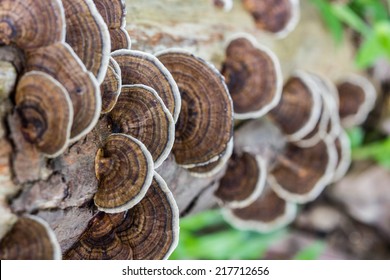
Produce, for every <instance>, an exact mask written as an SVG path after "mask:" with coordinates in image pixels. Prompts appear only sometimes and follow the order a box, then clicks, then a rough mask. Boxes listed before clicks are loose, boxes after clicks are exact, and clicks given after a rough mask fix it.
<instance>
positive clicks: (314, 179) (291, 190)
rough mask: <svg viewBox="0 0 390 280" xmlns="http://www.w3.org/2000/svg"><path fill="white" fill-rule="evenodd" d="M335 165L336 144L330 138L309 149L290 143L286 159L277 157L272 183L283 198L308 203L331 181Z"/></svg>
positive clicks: (284, 156) (271, 177)
mask: <svg viewBox="0 0 390 280" xmlns="http://www.w3.org/2000/svg"><path fill="white" fill-rule="evenodd" d="M336 163H337V152H336V147H335V144H334V142H333V141H330V140H329V139H327V138H325V139H324V140H322V141H320V142H318V143H317V144H316V145H315V146H312V147H306V148H301V147H298V146H296V145H294V144H288V145H287V147H286V150H285V151H284V153H283V156H279V157H278V158H277V163H276V165H275V166H274V168H273V169H272V171H271V173H270V176H269V181H270V183H271V185H272V188H273V189H274V191H275V192H276V193H277V194H278V196H280V197H281V198H284V199H286V200H288V201H292V202H296V203H305V202H308V201H311V200H313V199H315V198H316V197H317V196H318V195H319V193H320V192H321V191H322V190H323V189H324V188H325V187H326V185H328V184H329V183H330V182H331V180H332V178H333V176H334V172H335V168H336Z"/></svg>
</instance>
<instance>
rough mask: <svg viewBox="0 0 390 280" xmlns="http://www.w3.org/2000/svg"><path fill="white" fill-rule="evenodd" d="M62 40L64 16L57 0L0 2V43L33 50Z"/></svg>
mask: <svg viewBox="0 0 390 280" xmlns="http://www.w3.org/2000/svg"><path fill="white" fill-rule="evenodd" d="M39 18H44V19H43V20H39ZM64 39H65V16H64V9H63V6H62V3H61V1H60V0H53V1H50V0H34V1H32V0H29V1H26V0H3V1H1V2H0V45H3V44H4V45H15V46H17V47H18V48H20V49H23V50H33V49H36V48H39V47H44V46H49V45H51V44H54V43H56V42H63V41H64Z"/></svg>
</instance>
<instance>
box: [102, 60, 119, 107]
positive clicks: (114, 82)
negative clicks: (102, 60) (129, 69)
mask: <svg viewBox="0 0 390 280" xmlns="http://www.w3.org/2000/svg"><path fill="white" fill-rule="evenodd" d="M121 88H122V77H121V68H120V67H119V65H118V63H117V62H116V61H115V60H114V59H113V58H112V57H110V61H109V64H108V68H107V73H106V76H105V77H104V81H103V83H102V84H101V85H100V93H101V95H102V110H101V113H102V114H107V113H109V112H110V111H111V110H112V109H113V108H114V106H115V104H116V101H117V99H118V97H119V95H120V93H121Z"/></svg>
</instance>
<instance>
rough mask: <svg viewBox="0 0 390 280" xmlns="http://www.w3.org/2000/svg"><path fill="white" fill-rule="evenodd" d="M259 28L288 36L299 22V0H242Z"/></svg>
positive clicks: (281, 36)
mask: <svg viewBox="0 0 390 280" xmlns="http://www.w3.org/2000/svg"><path fill="white" fill-rule="evenodd" d="M242 4H243V5H244V8H245V9H246V10H247V11H248V12H249V13H250V14H251V15H252V17H253V19H254V21H255V23H256V26H257V28H259V29H262V30H265V31H267V32H270V33H273V34H275V36H277V37H278V38H284V37H286V36H287V35H288V34H289V33H290V32H291V31H293V30H294V29H295V27H296V25H297V24H298V21H299V17H300V12H299V0H261V1H258V0H242Z"/></svg>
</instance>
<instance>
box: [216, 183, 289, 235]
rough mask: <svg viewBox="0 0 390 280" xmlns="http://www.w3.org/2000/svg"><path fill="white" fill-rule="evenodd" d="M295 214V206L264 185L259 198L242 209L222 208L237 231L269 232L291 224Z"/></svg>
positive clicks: (227, 219)
mask: <svg viewBox="0 0 390 280" xmlns="http://www.w3.org/2000/svg"><path fill="white" fill-rule="evenodd" d="M296 213H297V205H296V204H294V203H292V202H289V201H286V200H284V199H282V198H280V197H279V196H278V195H277V194H276V193H275V192H274V191H273V190H272V188H271V187H270V185H269V182H267V184H266V185H265V188H264V190H263V192H262V193H261V194H260V196H259V197H258V198H257V199H256V200H255V201H253V202H252V203H251V204H249V205H248V206H246V207H243V208H224V209H223V214H224V217H225V219H226V221H228V222H229V223H230V224H232V225H233V226H234V227H236V228H238V229H241V230H243V229H245V230H256V231H259V232H269V231H272V230H276V229H278V228H281V227H284V226H286V225H287V224H289V223H291V222H292V221H293V220H294V218H295V216H296Z"/></svg>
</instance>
